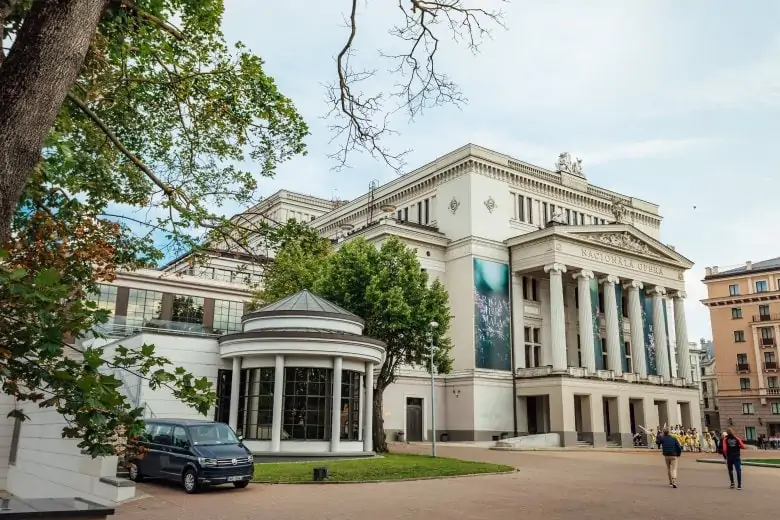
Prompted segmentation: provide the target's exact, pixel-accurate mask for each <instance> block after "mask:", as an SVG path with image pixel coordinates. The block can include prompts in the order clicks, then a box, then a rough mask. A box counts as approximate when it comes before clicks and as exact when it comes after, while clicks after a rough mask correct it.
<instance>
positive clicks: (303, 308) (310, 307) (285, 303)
mask: <svg viewBox="0 0 780 520" xmlns="http://www.w3.org/2000/svg"><path fill="white" fill-rule="evenodd" d="M274 314H277V315H290V314H296V315H301V316H302V315H311V316H317V315H328V316H332V317H342V318H344V319H348V320H350V321H359V322H360V323H361V324H362V323H363V320H361V319H360V317H359V316H357V315H356V314H353V313H351V312H349V311H348V310H346V309H344V308H342V307H339V306H338V305H336V304H335V303H332V302H329V301H328V300H326V299H325V298H321V297H319V296H317V295H316V294H312V293H311V292H309V291H308V290H307V289H304V290H302V291H301V292H297V293H295V294H291V295H290V296H287V297H285V298H282V299H281V300H277V301H275V302H273V303H271V304H269V305H266V306H265V307H261V308H259V309H257V310H256V311H254V312H251V313H249V315H251V316H269V315H274Z"/></svg>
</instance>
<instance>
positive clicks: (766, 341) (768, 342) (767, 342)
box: [761, 338, 776, 347]
mask: <svg viewBox="0 0 780 520" xmlns="http://www.w3.org/2000/svg"><path fill="white" fill-rule="evenodd" d="M775 345H776V343H775V338H761V346H762V347H774V346H775Z"/></svg>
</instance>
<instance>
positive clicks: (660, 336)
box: [648, 286, 672, 383]
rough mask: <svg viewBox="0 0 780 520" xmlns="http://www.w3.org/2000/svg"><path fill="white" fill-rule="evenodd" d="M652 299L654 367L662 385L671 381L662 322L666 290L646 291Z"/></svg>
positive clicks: (653, 289)
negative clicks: (661, 380)
mask: <svg viewBox="0 0 780 520" xmlns="http://www.w3.org/2000/svg"><path fill="white" fill-rule="evenodd" d="M648 292H649V293H650V296H651V297H652V299H653V338H654V339H655V366H656V370H657V373H658V375H659V376H661V378H662V379H663V382H664V383H668V382H669V380H670V379H671V376H672V375H671V371H670V369H669V343H668V341H667V337H666V322H665V321H664V295H665V294H666V289H665V288H664V287H661V286H655V287H653V288H652V289H650V290H649V291H648Z"/></svg>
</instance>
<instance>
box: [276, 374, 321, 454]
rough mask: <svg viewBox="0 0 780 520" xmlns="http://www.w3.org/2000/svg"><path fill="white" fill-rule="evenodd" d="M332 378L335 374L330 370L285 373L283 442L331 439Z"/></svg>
mask: <svg viewBox="0 0 780 520" xmlns="http://www.w3.org/2000/svg"><path fill="white" fill-rule="evenodd" d="M332 378H333V370H331V369H329V368H304V367H290V368H285V369H284V400H283V402H284V410H283V412H282V438H283V439H290V440H321V441H326V440H329V439H330V430H331V428H330V425H331V415H332V413H331V406H332V402H333V393H332V387H333V379H332ZM271 409H272V410H273V399H271Z"/></svg>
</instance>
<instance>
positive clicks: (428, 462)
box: [254, 453, 514, 483]
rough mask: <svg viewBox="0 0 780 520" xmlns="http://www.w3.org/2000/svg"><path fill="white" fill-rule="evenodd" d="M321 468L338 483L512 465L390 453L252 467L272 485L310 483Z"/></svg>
mask: <svg viewBox="0 0 780 520" xmlns="http://www.w3.org/2000/svg"><path fill="white" fill-rule="evenodd" d="M322 466H327V467H328V472H329V479H328V480H329V481H337V482H354V481H359V480H398V479H405V478H424V477H446V476H455V475H471V474H475V473H497V472H509V471H514V468H512V467H511V466H503V465H501V464H490V463H487V462H471V461H467V460H457V459H448V458H444V457H430V456H427V455H406V454H405V455H401V454H397V453H389V454H386V455H385V456H384V457H377V458H371V459H352V460H327V461H319V462H274V463H259V464H255V478H254V481H255V482H274V483H278V482H306V481H311V480H312V474H313V470H314V468H316V467H322Z"/></svg>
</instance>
